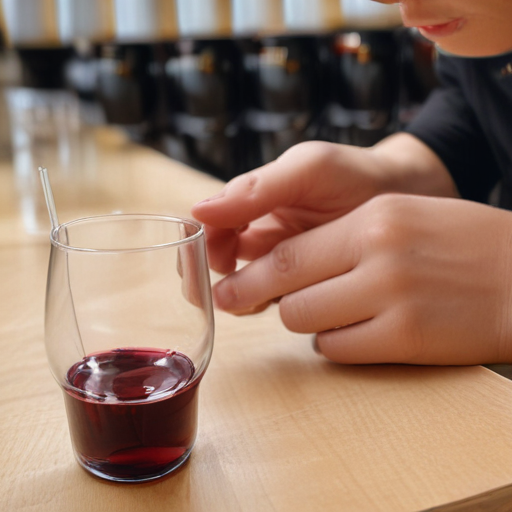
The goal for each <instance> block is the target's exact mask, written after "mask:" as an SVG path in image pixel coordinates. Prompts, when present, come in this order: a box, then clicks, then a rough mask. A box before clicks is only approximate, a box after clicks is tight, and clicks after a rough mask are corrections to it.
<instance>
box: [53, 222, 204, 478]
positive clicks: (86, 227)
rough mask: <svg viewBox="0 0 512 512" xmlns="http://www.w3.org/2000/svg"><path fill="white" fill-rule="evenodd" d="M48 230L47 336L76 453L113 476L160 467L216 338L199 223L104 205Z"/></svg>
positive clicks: (189, 443) (187, 448)
mask: <svg viewBox="0 0 512 512" xmlns="http://www.w3.org/2000/svg"><path fill="white" fill-rule="evenodd" d="M50 240H51V244H52V246H51V253H50V264H49V271H48V286H47V295H46V318H45V343H46V351H47V355H48V360H49V363H50V368H51V370H52V373H53V375H54V377H55V379H56V380H57V382H58V383H59V385H60V386H61V387H62V389H63V391H64V399H65V404H66V410H67V416H68V422H69V430H70V434H71V440H72V444H73V449H74V452H75V455H76V458H77V460H78V462H79V463H80V464H81V465H82V466H83V467H84V468H85V469H86V470H88V471H89V472H91V473H93V474H95V475H97V476H99V477H102V478H106V479H108V480H114V481H125V482H138V481H144V480H152V479H155V478H159V477H161V476H163V475H165V474H167V473H169V472H171V471H173V470H174V469H176V468H177V467H178V466H180V465H181V464H182V463H183V462H184V461H185V460H186V459H187V458H188V456H189V455H190V452H191V450H192V447H193V445H194V441H195V438H196V432H197V416H198V410H197V408H198V387H199V383H200V381H201V379H202V377H203V375H204V373H205V371H206V368H207V366H208V363H209V360H210V356H211V352H212V348H213V331H214V322H213V310H212V300H211V290H210V280H209V272H208V264H207V260H206V251H205V242H204V231H203V229H202V226H201V225H200V224H198V223H197V222H195V221H192V220H187V219H180V218H174V217H166V216H158V215H135V214H133V215H132V214H118V215H105V216H99V217H89V218H84V219H79V220H74V221H72V222H68V223H66V224H62V225H60V226H58V227H57V228H55V229H53V230H52V232H51V235H50Z"/></svg>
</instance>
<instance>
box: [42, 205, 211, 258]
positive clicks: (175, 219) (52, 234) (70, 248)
mask: <svg viewBox="0 0 512 512" xmlns="http://www.w3.org/2000/svg"><path fill="white" fill-rule="evenodd" d="M116 218H117V219H119V218H123V219H126V220H128V219H129V218H131V219H132V220H135V219H137V218H139V219H145V220H160V221H165V222H172V223H174V224H178V223H181V224H188V225H189V226H194V227H195V228H196V229H197V232H196V233H194V234H193V235H190V236H187V237H186V238H182V239H180V240H175V241H173V242H165V243H163V244H155V245H148V246H144V247H131V248H127V249H93V248H91V247H76V246H73V245H69V244H65V243H63V242H60V241H59V240H58V239H57V235H58V233H60V232H61V230H65V229H67V228H68V227H71V226H73V225H75V224H82V223H86V222H97V221H102V220H111V219H116ZM203 235H204V226H203V224H201V223H200V222H198V221H196V220H194V219H189V218H187V217H177V216H173V215H160V214H152V213H108V214H103V215H91V216H89V217H81V218H79V219H74V220H70V221H68V222H64V223H62V224H59V225H58V226H57V227H56V228H54V229H52V230H51V231H50V242H51V244H52V245H53V246H55V247H58V248H60V249H63V250H65V251H78V252H89V253H99V254H122V253H130V252H144V251H154V250H159V249H165V248H167V247H177V246H180V245H185V244H188V243H190V242H193V241H195V240H197V239H199V238H201V237H202V236H203Z"/></svg>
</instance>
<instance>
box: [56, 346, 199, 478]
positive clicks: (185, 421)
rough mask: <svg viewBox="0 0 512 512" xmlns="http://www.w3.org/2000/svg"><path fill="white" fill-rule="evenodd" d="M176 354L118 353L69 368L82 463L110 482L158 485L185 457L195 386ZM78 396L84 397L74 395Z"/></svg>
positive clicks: (70, 407) (191, 435)
mask: <svg viewBox="0 0 512 512" xmlns="http://www.w3.org/2000/svg"><path fill="white" fill-rule="evenodd" d="M194 372H195V370H194V365H193V363H192V361H191V360H190V359H189V358H188V357H187V356H185V355H183V354H181V353H179V352H170V351H165V350H159V349H139V348H135V349H116V350H112V351H109V352H101V353H96V354H92V355H90V356H87V357H85V358H84V359H83V360H82V361H80V362H78V363H77V364H75V365H74V366H72V367H71V368H70V369H69V371H68V374H67V379H68V383H69V384H70V385H71V386H72V387H73V388H75V389H67V390H66V393H64V397H65V402H66V409H67V413H68V421H69V428H70V433H71V439H72V441H73V446H74V449H75V452H76V455H77V457H78V459H79V461H80V462H81V463H82V464H83V465H84V466H85V467H86V468H87V469H89V470H90V471H92V472H93V473H95V474H97V475H98V476H103V477H106V478H110V479H112V480H127V481H130V480H131V481H136V480H146V479H151V478H156V477H158V476H161V475H163V474H165V473H168V472H169V471H172V469H174V468H175V467H177V466H179V465H180V464H181V463H182V462H184V461H185V460H186V458H187V457H188V455H189V453H190V450H191V449H192V446H193V444H194V440H195V437H196V431H197V399H198V393H197V391H198V384H199V381H200V380H201V379H200V378H199V377H196V378H194V377H195V375H194ZM77 390H80V391H77Z"/></svg>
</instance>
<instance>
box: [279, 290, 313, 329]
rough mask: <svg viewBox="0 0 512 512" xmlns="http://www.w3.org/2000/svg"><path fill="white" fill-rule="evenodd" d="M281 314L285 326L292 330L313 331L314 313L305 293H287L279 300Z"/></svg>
mask: <svg viewBox="0 0 512 512" xmlns="http://www.w3.org/2000/svg"><path fill="white" fill-rule="evenodd" d="M279 314H280V316H281V320H282V322H283V324H284V326H285V327H286V328H287V329H289V330H290V331H292V332H299V333H311V332H315V331H314V329H312V325H313V315H312V312H311V306H310V304H309V302H308V300H307V298H306V297H305V295H304V294H303V293H294V294H290V295H285V296H284V297H283V298H282V299H281V300H280V301H279Z"/></svg>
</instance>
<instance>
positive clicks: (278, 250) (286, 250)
mask: <svg viewBox="0 0 512 512" xmlns="http://www.w3.org/2000/svg"><path fill="white" fill-rule="evenodd" d="M270 256H271V261H272V267H273V268H274V269H275V270H276V272H277V273H278V274H293V273H294V271H295V270H296V268H297V266H298V264H297V252H296V251H294V250H293V248H292V247H291V245H290V244H289V243H287V242H281V243H279V244H278V245H276V247H274V249H272V251H271V253H270Z"/></svg>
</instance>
